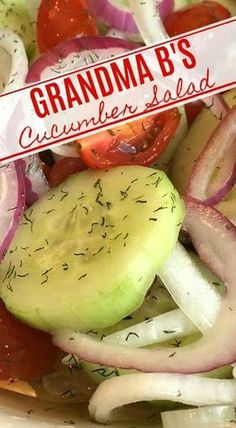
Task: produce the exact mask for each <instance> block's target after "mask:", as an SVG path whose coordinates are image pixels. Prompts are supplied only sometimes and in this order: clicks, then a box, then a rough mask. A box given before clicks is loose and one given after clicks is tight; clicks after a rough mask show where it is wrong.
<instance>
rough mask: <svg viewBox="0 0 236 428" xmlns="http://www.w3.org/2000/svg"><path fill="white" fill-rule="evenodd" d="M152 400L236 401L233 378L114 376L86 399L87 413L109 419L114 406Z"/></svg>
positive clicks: (205, 402)
mask: <svg viewBox="0 0 236 428" xmlns="http://www.w3.org/2000/svg"><path fill="white" fill-rule="evenodd" d="M152 400H171V401H177V402H179V403H184V404H188V405H191V406H201V405H217V404H232V403H235V402H236V382H235V381H234V380H231V379H230V380H229V379H227V380H222V379H208V378H204V377H200V376H194V375H181V374H167V373H162V374H156V373H149V374H147V373H145V374H144V373H139V374H129V375H124V376H120V377H114V378H112V379H109V380H106V381H105V382H102V383H101V384H100V385H99V387H98V388H97V390H96V391H95V393H94V394H93V396H92V398H91V400H90V404H89V413H90V416H91V417H92V418H93V419H95V420H96V421H97V422H100V423H109V422H111V420H112V412H113V410H115V409H116V408H118V407H121V406H124V405H126V404H130V403H137V402H139V401H152Z"/></svg>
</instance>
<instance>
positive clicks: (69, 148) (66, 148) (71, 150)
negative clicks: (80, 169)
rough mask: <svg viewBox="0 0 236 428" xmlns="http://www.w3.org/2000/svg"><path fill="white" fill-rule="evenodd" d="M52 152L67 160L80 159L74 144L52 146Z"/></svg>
mask: <svg viewBox="0 0 236 428" xmlns="http://www.w3.org/2000/svg"><path fill="white" fill-rule="evenodd" d="M51 151H52V152H53V153H55V154H56V155H59V156H63V157H67V158H78V157H79V154H78V151H77V150H76V148H75V144H74V143H69V144H62V145H61V146H55V147H54V146H52V147H51Z"/></svg>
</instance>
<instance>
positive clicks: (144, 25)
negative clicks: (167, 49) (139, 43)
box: [129, 0, 168, 45]
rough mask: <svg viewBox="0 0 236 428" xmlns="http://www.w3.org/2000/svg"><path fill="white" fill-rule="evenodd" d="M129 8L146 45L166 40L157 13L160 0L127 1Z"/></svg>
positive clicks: (165, 34)
mask: <svg viewBox="0 0 236 428" xmlns="http://www.w3.org/2000/svg"><path fill="white" fill-rule="evenodd" d="M129 6H130V10H132V12H133V14H134V18H135V22H136V24H137V27H138V29H139V32H140V34H141V36H142V38H143V40H144V42H145V44H146V45H152V44H154V43H158V42H161V41H162V40H166V39H167V37H168V36H167V33H166V31H165V28H164V26H163V24H162V20H161V17H160V13H159V7H160V0H159V1H157V0H146V1H143V0H129ZM157 6H158V7H157Z"/></svg>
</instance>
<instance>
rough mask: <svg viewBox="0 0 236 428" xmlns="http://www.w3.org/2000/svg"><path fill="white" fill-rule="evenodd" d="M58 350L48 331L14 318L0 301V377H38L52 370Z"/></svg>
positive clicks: (35, 378) (30, 380)
mask: <svg viewBox="0 0 236 428" xmlns="http://www.w3.org/2000/svg"><path fill="white" fill-rule="evenodd" d="M57 354H58V350H57V348H56V347H54V346H53V345H52V343H51V337H50V335H48V334H46V333H43V332H41V331H39V330H35V329H33V328H31V327H28V326H26V325H25V324H23V323H21V322H20V321H18V320H17V319H16V318H14V317H13V316H12V315H11V314H10V312H8V311H7V309H6V307H5V305H4V303H3V302H2V301H0V379H1V380H7V379H15V378H17V379H20V380H25V381H28V382H32V381H38V380H40V379H41V378H42V376H44V375H45V374H47V373H49V372H51V371H52V370H53V367H54V364H55V361H56V356H57Z"/></svg>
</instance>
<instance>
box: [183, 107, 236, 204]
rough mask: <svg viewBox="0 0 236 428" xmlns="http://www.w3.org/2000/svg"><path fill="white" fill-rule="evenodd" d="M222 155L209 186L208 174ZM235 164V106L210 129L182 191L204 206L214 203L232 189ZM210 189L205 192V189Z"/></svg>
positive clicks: (211, 173) (209, 177) (210, 173)
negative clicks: (202, 202) (219, 168)
mask: <svg viewBox="0 0 236 428" xmlns="http://www.w3.org/2000/svg"><path fill="white" fill-rule="evenodd" d="M223 158H224V163H223V165H224V168H223V169H222V172H221V173H220V174H219V177H220V178H219V177H218V179H217V180H215V182H213V183H214V186H213V187H210V188H209V185H210V180H211V177H212V175H213V173H214V171H215V169H216V168H217V166H218V163H219V162H220V161H221V160H222V159H223ZM235 164H236V108H233V109H232V110H230V111H229V112H228V114H227V115H226V116H225V118H224V119H223V120H222V121H221V123H220V125H219V126H218V127H217V129H216V130H215V131H214V132H213V134H212V136H211V138H210V140H209V141H208V143H207V145H206V146H205V148H204V150H203V151H202V153H201V154H200V156H199V158H198V159H197V161H196V163H195V165H194V168H193V171H192V174H191V176H190V180H189V184H188V187H187V191H186V194H187V195H189V196H191V197H194V198H196V199H199V200H201V201H204V202H205V204H207V205H216V204H217V203H218V202H219V201H220V200H221V199H222V198H223V197H224V196H225V195H226V194H227V193H228V192H229V190H230V189H231V188H232V186H233V184H234V181H235ZM209 189H211V192H210V193H209V192H208V190H209Z"/></svg>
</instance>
